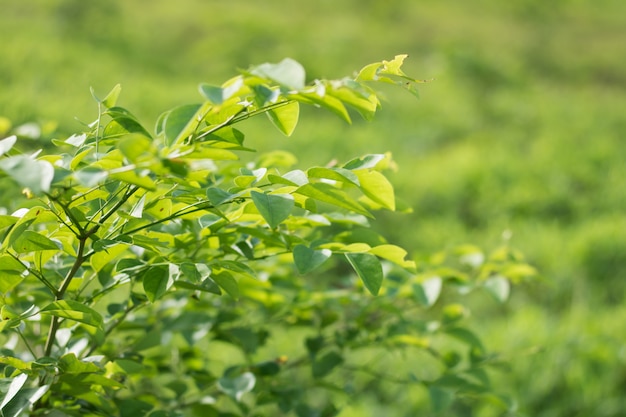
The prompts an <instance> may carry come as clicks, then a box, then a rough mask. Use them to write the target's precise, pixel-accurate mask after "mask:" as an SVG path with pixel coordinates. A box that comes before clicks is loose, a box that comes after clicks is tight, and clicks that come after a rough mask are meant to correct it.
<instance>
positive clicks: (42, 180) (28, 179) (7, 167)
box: [0, 155, 54, 194]
mask: <svg viewBox="0 0 626 417" xmlns="http://www.w3.org/2000/svg"><path fill="white" fill-rule="evenodd" d="M0 169H2V170H3V171H4V172H6V174H7V175H8V176H10V177H11V178H13V179H14V180H15V182H17V183H18V184H19V185H21V186H22V187H27V188H29V189H30V190H31V191H32V192H33V194H41V193H42V192H45V193H47V192H48V191H50V184H51V183H52V179H53V178H54V167H53V166H52V164H51V163H50V162H48V161H37V160H35V159H33V158H31V157H29V156H26V155H17V156H12V157H9V158H5V159H2V160H0Z"/></svg>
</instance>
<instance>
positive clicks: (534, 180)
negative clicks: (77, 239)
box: [0, 0, 626, 417]
mask: <svg viewBox="0 0 626 417" xmlns="http://www.w3.org/2000/svg"><path fill="white" fill-rule="evenodd" d="M1 8H2V13H0V40H1V41H0V57H1V60H0V88H1V90H0V91H1V93H0V117H6V118H8V119H9V120H11V121H12V123H13V125H14V127H17V126H19V125H21V124H23V123H27V122H33V121H34V122H37V123H38V124H39V125H40V126H42V127H43V128H44V130H45V131H48V133H49V132H52V131H53V132H54V133H50V134H52V135H53V136H59V137H63V136H64V135H66V134H67V133H68V132H72V131H74V130H76V129H80V123H79V121H82V122H90V121H91V120H92V119H93V118H94V117H95V116H96V114H97V109H96V107H95V104H94V102H93V100H92V98H91V96H90V93H89V87H90V86H92V87H93V88H94V89H95V91H96V92H97V93H100V94H105V93H106V92H107V91H108V90H109V89H110V88H112V87H113V86H114V85H115V84H117V83H121V84H122V88H123V92H122V96H121V104H122V105H123V106H125V107H127V108H130V109H134V110H135V113H137V115H138V116H139V117H140V119H142V120H144V121H146V124H147V125H152V124H153V123H154V121H155V120H156V118H157V116H158V115H159V113H160V112H161V111H163V110H165V109H168V108H171V107H172V106H175V105H177V104H182V103H186V102H191V101H195V100H199V96H198V94H197V92H196V86H197V84H198V83H200V82H210V83H213V84H219V83H221V82H222V81H224V80H226V79H227V78H229V77H230V76H232V75H234V74H235V71H236V69H237V68H246V67H248V66H249V65H250V64H258V63H261V62H266V61H269V62H276V61H279V60H280V59H282V58H284V57H287V56H289V57H292V58H294V59H296V60H298V61H300V62H301V63H302V64H303V65H304V66H305V67H306V68H308V69H309V79H313V78H315V77H342V76H343V75H345V74H350V73H351V72H352V71H354V70H357V69H359V68H360V67H361V66H363V65H365V64H367V63H370V62H373V61H379V60H381V59H390V58H392V57H393V56H394V55H396V54H400V53H407V54H409V58H408V61H407V65H406V66H407V69H406V72H408V73H409V74H411V75H414V76H416V77H419V78H423V79H432V81H430V82H428V83H425V84H424V85H423V87H422V88H421V98H420V100H415V99H414V98H413V97H411V96H410V95H408V94H407V95H403V94H401V93H400V92H397V91H389V92H388V96H389V100H388V102H385V103H383V109H382V111H381V113H380V116H379V117H378V118H377V119H376V120H375V121H373V122H371V123H370V122H364V121H361V120H356V119H355V122H354V124H353V125H352V126H347V125H345V124H343V122H341V121H340V120H335V119H333V118H332V117H331V116H325V115H316V117H315V118H307V117H306V116H307V115H306V114H305V115H304V117H303V118H302V121H301V128H300V129H299V130H297V131H296V133H295V135H294V136H293V137H290V138H284V137H282V136H279V135H277V134H275V133H274V132H273V131H272V130H271V129H267V134H266V135H262V137H260V138H259V140H258V143H251V144H250V145H251V146H255V147H256V148H258V149H259V150H263V149H266V148H267V149H269V148H270V147H274V146H276V143H277V142H278V143H279V146H281V147H283V148H284V149H286V150H289V151H291V152H293V153H294V154H295V155H296V156H297V157H298V158H299V159H300V160H301V162H302V164H303V165H304V164H307V163H317V164H322V163H325V162H327V161H329V160H331V159H333V158H338V159H347V158H350V157H352V156H356V155H361V154H364V153H373V152H384V151H391V152H392V153H393V154H394V156H395V159H396V161H397V163H398V165H399V170H398V172H397V173H395V174H394V175H393V181H394V184H395V185H396V186H397V189H398V191H397V192H398V195H399V196H400V197H401V198H402V199H403V200H405V201H406V203H407V204H408V206H410V207H411V208H412V210H413V212H412V213H410V214H401V215H383V216H381V221H380V224H379V226H378V227H381V228H383V227H384V228H385V229H386V230H388V231H390V234H391V236H390V240H393V241H395V242H397V243H400V244H402V245H404V246H406V247H407V248H409V249H410V250H411V251H412V252H413V253H414V254H415V255H416V256H422V255H424V254H428V253H431V252H433V251H437V250H439V249H441V248H445V247H451V246H453V245H456V244H460V243H467V242H471V243H474V244H477V245H480V246H482V247H485V248H494V247H496V246H497V245H499V244H501V243H502V242H503V236H504V237H507V236H510V244H511V245H512V246H514V247H516V248H518V249H519V250H521V251H522V252H524V253H525V254H526V255H527V257H528V258H529V259H530V261H531V263H533V264H534V265H535V266H536V267H537V268H538V269H539V271H540V272H541V279H540V280H538V281H537V282H534V283H531V284H525V285H522V286H520V287H518V288H516V289H515V290H514V294H513V298H512V301H511V303H510V304H507V305H506V306H500V305H498V304H496V303H495V302H492V301H490V300H484V299H481V300H477V305H476V306H475V313H474V327H475V328H476V329H477V331H479V332H480V333H481V334H483V335H484V337H485V340H487V341H488V342H489V345H490V346H491V347H492V348H493V349H495V350H497V351H500V352H502V353H503V355H504V356H506V357H508V358H510V359H511V370H510V371H507V372H503V373H501V374H496V375H494V377H495V378H496V381H497V384H498V385H499V386H500V387H501V389H502V390H504V391H506V392H509V393H512V394H514V395H515V396H517V398H518V402H519V409H520V412H522V413H523V414H524V415H527V416H537V417H552V416H554V417H557V416H594V417H609V416H616V417H617V416H621V415H623V413H624V411H623V410H624V409H626V396H624V392H626V332H625V331H624V323H625V322H626V304H625V302H624V301H625V297H624V296H625V293H626V211H625V210H626V152H625V145H624V132H626V59H624V57H625V56H626V31H625V30H624V28H625V27H626V3H624V2H623V1H618V0H599V1H596V2H593V3H592V2H587V1H584V0H579V1H575V0H571V1H567V0H559V1H553V2H544V1H540V0H519V1H515V2H499V1H495V0H494V1H488V0H477V1H473V2H463V1H460V0H440V1H435V0H424V1H420V2H415V1H409V0H394V1H390V2H377V1H373V0H360V1H356V0H341V1H329V0H319V1H316V2H306V3H300V2H281V1H277V0H271V1H265V2H246V1H242V0H231V1H229V2H215V1H202V0H180V1H177V2H172V1H164V0H153V1H145V0H137V1H133V2H131V1H121V0H111V1H107V2H86V1H83V0H52V1H44V0H30V1H28V2H9V1H5V2H4V4H2V7H1ZM74 118H76V119H77V120H78V121H77V120H76V119H74ZM255 123H259V122H251V126H250V128H253V127H257V126H258V125H256V124H255ZM4 124H5V125H6V121H5V122H4ZM7 128H8V126H4V127H3V124H2V123H0V130H3V129H4V130H5V131H6V130H7ZM0 133H6V132H0ZM50 134H48V136H50ZM5 204H7V205H10V202H5ZM404 395H405V396H406V398H408V397H409V396H410V395H411V393H410V392H407V393H405V394H404ZM399 398H402V397H399ZM366 410H370V411H366ZM368 412H369V413H370V415H382V414H381V412H382V411H381V410H377V409H376V407H375V404H353V405H352V411H350V409H348V410H346V413H345V415H367V413H368ZM350 413H352V414H350ZM391 413H393V414H391ZM467 413H470V414H461V415H468V416H469V415H472V416H474V415H476V416H491V415H494V414H492V413H491V411H490V410H488V409H483V410H474V411H467ZM342 415H343V414H342ZM385 415H398V416H403V415H406V414H403V411H402V407H401V406H399V407H398V409H397V410H393V411H389V410H387V411H385Z"/></svg>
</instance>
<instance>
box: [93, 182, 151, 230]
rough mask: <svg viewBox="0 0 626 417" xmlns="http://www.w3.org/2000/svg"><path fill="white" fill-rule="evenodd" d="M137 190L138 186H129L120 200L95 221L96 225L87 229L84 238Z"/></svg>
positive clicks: (101, 224)
mask: <svg viewBox="0 0 626 417" xmlns="http://www.w3.org/2000/svg"><path fill="white" fill-rule="evenodd" d="M137 190H139V187H138V186H134V187H131V188H130V189H129V190H128V191H127V192H126V194H124V196H123V197H122V198H120V200H119V201H118V202H117V203H115V205H114V206H113V207H111V209H110V210H109V211H108V212H107V213H106V214H104V215H102V217H101V218H100V220H98V223H96V225H95V226H94V227H92V228H91V229H89V230H88V231H87V232H86V233H85V234H84V235H83V237H84V238H88V237H90V236H91V235H93V234H94V233H96V232H97V231H98V230H99V229H100V227H102V226H103V224H104V222H105V221H107V219H108V218H109V217H111V216H112V215H113V214H115V212H116V211H117V210H119V208H120V207H122V206H123V205H124V203H126V202H127V201H128V199H129V198H130V197H131V196H132V195H133V194H135V193H136V192H137Z"/></svg>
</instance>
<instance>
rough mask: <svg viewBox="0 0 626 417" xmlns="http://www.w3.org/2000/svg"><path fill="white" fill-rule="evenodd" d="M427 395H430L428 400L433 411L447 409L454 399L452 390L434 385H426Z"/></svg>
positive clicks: (438, 411)
mask: <svg viewBox="0 0 626 417" xmlns="http://www.w3.org/2000/svg"><path fill="white" fill-rule="evenodd" d="M428 395H429V396H430V402H431V404H432V408H433V411H434V412H435V413H440V412H442V411H445V410H447V409H448V408H449V407H450V406H451V405H452V401H454V391H453V390H451V389H446V388H440V387H437V386H434V385H433V386H430V387H428Z"/></svg>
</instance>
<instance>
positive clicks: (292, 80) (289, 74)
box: [250, 58, 306, 90]
mask: <svg viewBox="0 0 626 417" xmlns="http://www.w3.org/2000/svg"><path fill="white" fill-rule="evenodd" d="M250 73H251V74H253V75H256V76H258V77H261V78H266V79H269V80H272V81H274V82H276V83H278V84H280V85H282V86H285V87H288V88H290V89H295V90H301V89H302V88H304V85H305V79H306V73H305V71H304V67H303V66H302V65H301V64H300V63H299V62H297V61H295V60H293V59H291V58H285V59H283V60H282V61H280V62H279V63H278V64H270V63H265V64H261V65H259V66H257V67H254V68H253V69H252V70H251V71H250Z"/></svg>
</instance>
